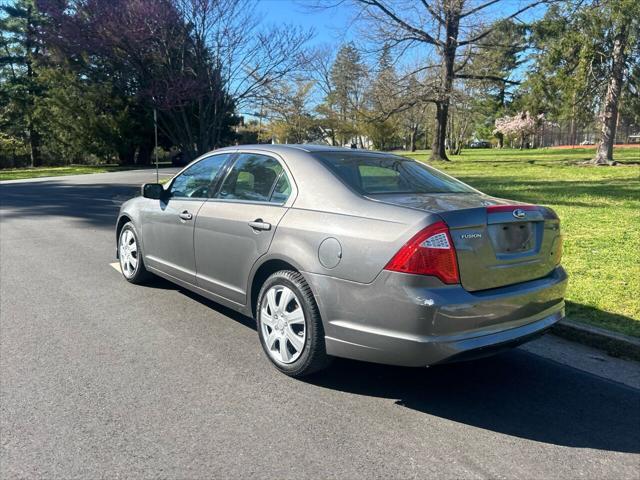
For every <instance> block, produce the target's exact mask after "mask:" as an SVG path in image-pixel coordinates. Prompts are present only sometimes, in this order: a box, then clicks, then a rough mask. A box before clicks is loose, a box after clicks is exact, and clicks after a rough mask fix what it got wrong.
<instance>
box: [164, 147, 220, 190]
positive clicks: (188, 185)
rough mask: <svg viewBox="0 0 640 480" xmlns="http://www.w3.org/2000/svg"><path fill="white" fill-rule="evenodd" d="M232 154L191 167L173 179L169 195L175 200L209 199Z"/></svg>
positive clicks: (212, 157) (213, 156) (209, 159)
mask: <svg viewBox="0 0 640 480" xmlns="http://www.w3.org/2000/svg"><path fill="white" fill-rule="evenodd" d="M231 155H232V154H231V153H223V154H220V155H212V156H210V157H207V158H205V159H202V160H200V161H199V162H198V163H195V164H193V165H191V166H190V167H189V168H187V169H186V170H185V171H184V172H182V173H181V174H180V175H178V176H177V177H176V178H174V179H173V182H172V183H171V188H170V189H169V193H170V195H171V197H174V198H209V196H210V195H211V194H212V193H213V189H214V188H215V178H216V175H217V174H218V172H219V171H220V168H221V167H222V166H223V165H224V163H225V162H226V161H227V160H228V159H229V157H231Z"/></svg>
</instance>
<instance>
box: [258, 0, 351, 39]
mask: <svg viewBox="0 0 640 480" xmlns="http://www.w3.org/2000/svg"><path fill="white" fill-rule="evenodd" d="M310 5H311V2H305V1H304V0H260V1H259V4H258V8H259V9H260V11H261V13H262V14H264V17H263V20H262V21H263V22H264V23H266V24H277V25H281V24H283V23H284V24H292V25H296V26H300V27H303V28H305V29H311V30H313V31H314V32H315V37H314V38H313V41H312V43H314V44H340V43H343V42H345V41H348V40H350V39H352V38H353V36H354V35H356V34H357V32H356V29H355V28H354V27H352V28H349V24H350V20H351V11H350V9H349V8H348V7H346V6H341V7H336V8H330V9H311V8H310Z"/></svg>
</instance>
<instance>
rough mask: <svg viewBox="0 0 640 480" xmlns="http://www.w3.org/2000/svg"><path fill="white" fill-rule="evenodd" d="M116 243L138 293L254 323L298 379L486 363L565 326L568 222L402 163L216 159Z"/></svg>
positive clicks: (323, 152) (144, 212)
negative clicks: (174, 289) (216, 308)
mask: <svg viewBox="0 0 640 480" xmlns="http://www.w3.org/2000/svg"><path fill="white" fill-rule="evenodd" d="M116 238H117V255H118V258H119V261H120V266H121V270H122V274H123V275H124V278H125V279H126V280H128V281H129V282H131V283H142V282H144V281H146V280H147V279H148V278H149V276H150V275H151V274H155V275H159V276H161V277H164V278H166V279H168V280H170V281H172V282H175V283H176V284H179V285H181V286H183V287H184V288H187V289H189V290H192V291H194V292H196V293H198V294H200V295H203V296H204V297H207V298H209V299H211V300H214V301H215V302H218V303H220V304H222V305H225V306H227V307H230V308H232V309H234V310H237V311H239V312H241V313H243V314H246V315H249V316H252V317H254V318H255V320H256V322H257V330H258V335H259V338H260V342H261V344H262V347H263V349H264V351H265V352H266V355H267V357H268V358H269V360H271V362H272V363H273V365H275V366H276V368H278V369H279V370H280V371H282V372H284V373H286V374H288V375H291V376H296V377H297V376H303V375H307V374H310V373H313V372H315V371H318V370H320V369H322V368H323V367H325V366H326V365H328V363H329V361H330V359H331V358H332V357H347V358H353V359H358V360H365V361H370V362H378V363H386V364H393V365H404V366H428V365H434V364H438V363H443V362H448V361H457V360H463V359H464V360H466V359H471V358H476V357H480V356H484V355H488V354H491V353H494V352H496V351H499V350H501V349H503V348H506V347H511V346H514V345H518V344H520V343H522V342H524V341H527V340H529V339H531V338H534V337H535V336H537V335H540V334H542V333H543V332H545V331H546V330H547V329H548V328H549V327H551V326H552V325H553V324H554V323H556V322H557V321H559V320H560V319H561V318H562V317H563V316H564V301H563V296H564V292H565V289H566V284H567V275H566V273H565V271H564V269H563V268H562V267H561V266H560V257H561V255H562V236H561V234H560V222H559V219H558V217H557V215H556V214H555V213H554V212H553V210H551V209H550V208H546V207H542V206H536V205H528V204H527V205H524V204H518V203H515V202H511V201H508V200H503V199H498V198H495V197H490V196H487V195H485V194H483V193H481V192H479V191H477V190H475V189H474V188H472V187H470V186H468V185H466V184H464V183H462V182H460V181H458V180H456V179H454V178H452V177H450V176H449V175H446V174H444V173H442V172H440V171H438V170H436V169H434V168H431V167H429V166H426V165H424V164H422V163H419V162H415V161H413V160H409V159H406V158H404V157H399V156H396V155H391V154H386V153H375V152H365V151H356V150H351V149H340V148H334V147H320V146H310V145H255V146H239V147H230V148H225V149H221V150H216V151H214V152H211V153H208V154H206V155H203V156H202V157H200V158H198V159H197V160H195V161H194V162H192V163H191V164H190V165H188V166H187V167H185V168H184V169H183V170H182V171H181V172H180V173H178V174H177V175H176V176H175V177H173V179H172V180H171V181H170V182H168V183H167V184H166V185H159V184H145V185H143V188H142V196H140V197H136V198H133V199H131V200H129V201H127V202H126V203H124V204H123V205H122V208H121V210H120V214H119V217H118V221H117V226H116Z"/></svg>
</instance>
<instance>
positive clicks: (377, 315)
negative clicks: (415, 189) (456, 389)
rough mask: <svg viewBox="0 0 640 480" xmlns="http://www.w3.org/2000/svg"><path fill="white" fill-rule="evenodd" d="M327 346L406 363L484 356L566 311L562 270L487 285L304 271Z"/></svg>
mask: <svg viewBox="0 0 640 480" xmlns="http://www.w3.org/2000/svg"><path fill="white" fill-rule="evenodd" d="M305 277H306V278H307V280H308V281H309V283H310V285H311V288H312V289H313V291H314V293H315V294H316V298H317V300H318V305H319V307H320V311H321V314H322V318H323V322H324V328H325V335H326V337H325V340H326V345H327V353H329V354H330V355H335V356H339V357H346V358H353V359H357V360H363V361H369V362H376V363H385V364H391V365H403V366H426V365H433V364H436V363H443V362H448V361H458V360H467V359H471V358H475V357H481V356H486V355H489V354H492V353H495V352H497V351H499V350H502V349H504V348H509V347H512V346H515V345H518V344H520V343H524V342H525V341H528V340H530V339H532V338H534V337H536V336H538V335H541V334H543V333H544V332H545V331H546V330H548V329H549V328H550V327H551V326H552V325H553V324H554V323H556V322H558V321H559V320H561V319H562V318H563V317H564V300H563V297H564V293H565V290H566V285H567V275H566V273H565V271H564V270H563V269H562V268H561V267H558V268H556V269H555V270H554V271H553V272H552V273H551V274H550V275H548V276H547V277H545V278H542V279H538V280H533V281H530V282H526V283H521V284H517V285H511V286H509V287H503V288H497V289H492V290H487V291H483V292H467V291H466V290H464V289H463V288H462V287H460V286H459V285H455V286H445V285H443V284H441V283H439V281H438V280H436V279H433V278H431V277H420V276H416V275H406V274H400V273H394V272H386V271H385V272H383V273H382V274H381V275H380V276H379V277H378V278H377V279H376V280H375V281H374V282H373V283H371V284H367V285H363V284H356V283H353V282H345V281H342V280H338V279H335V278H331V277H326V276H321V275H313V274H305Z"/></svg>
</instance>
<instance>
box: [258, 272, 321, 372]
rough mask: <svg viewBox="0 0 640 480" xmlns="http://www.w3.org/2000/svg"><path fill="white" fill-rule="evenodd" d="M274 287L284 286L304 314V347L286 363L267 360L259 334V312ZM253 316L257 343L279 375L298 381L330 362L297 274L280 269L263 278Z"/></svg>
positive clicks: (311, 303) (312, 305)
mask: <svg viewBox="0 0 640 480" xmlns="http://www.w3.org/2000/svg"><path fill="white" fill-rule="evenodd" d="M274 286H285V287H288V288H289V289H291V290H292V291H293V293H294V294H295V295H296V297H297V299H298V300H299V302H298V303H299V304H300V307H301V308H302V311H303V313H304V321H305V322H304V323H305V332H306V335H305V337H306V339H305V343H304V347H303V349H302V353H301V354H300V356H299V357H298V358H297V359H296V360H295V361H293V362H292V363H288V364H284V363H280V362H278V361H276V360H274V359H273V358H272V357H271V355H270V354H269V349H268V347H267V344H266V339H265V338H264V335H263V328H262V323H261V318H260V317H261V315H260V312H261V310H262V306H263V303H264V302H265V296H266V293H267V292H268V291H269V289H271V288H272V287H274ZM255 316H256V324H257V327H258V337H259V338H260V344H261V345H262V348H263V350H264V352H265V354H266V356H267V358H268V359H269V361H271V363H272V364H273V365H274V366H275V367H276V368H277V369H278V370H280V371H281V372H282V373H284V374H286V375H288V376H290V377H294V378H300V377H304V376H307V375H310V374H312V373H315V372H317V371H319V370H322V369H324V368H326V367H327V366H328V365H329V364H330V363H331V357H330V356H329V355H327V351H326V348H325V342H324V328H323V326H322V319H321V318H320V312H319V311H318V306H317V304H316V301H315V298H314V297H313V293H311V289H310V288H309V285H307V282H306V281H305V279H304V277H303V276H302V275H301V274H300V273H298V272H295V271H292V270H281V271H279V272H276V273H274V274H272V275H271V276H270V277H269V278H267V280H266V281H265V282H264V284H263V285H262V288H261V289H260V293H259V294H258V303H257V305H256V315H255Z"/></svg>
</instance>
